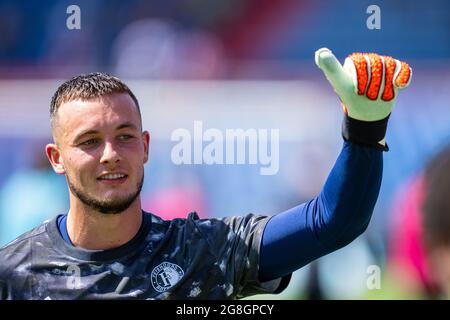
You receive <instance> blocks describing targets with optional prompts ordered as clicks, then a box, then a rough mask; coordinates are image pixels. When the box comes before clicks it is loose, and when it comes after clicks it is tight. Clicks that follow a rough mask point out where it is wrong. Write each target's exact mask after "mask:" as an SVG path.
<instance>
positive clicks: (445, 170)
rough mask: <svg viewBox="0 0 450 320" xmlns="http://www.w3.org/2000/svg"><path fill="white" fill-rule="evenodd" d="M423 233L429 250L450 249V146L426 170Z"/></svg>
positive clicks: (435, 157) (433, 159) (434, 158)
mask: <svg viewBox="0 0 450 320" xmlns="http://www.w3.org/2000/svg"><path fill="white" fill-rule="evenodd" d="M422 209H423V221H422V222H423V223H422V225H423V233H424V240H425V243H426V245H427V247H428V248H430V249H433V248H438V247H450V144H448V145H447V146H446V147H445V148H443V149H442V150H441V151H440V152H439V153H438V154H437V155H435V156H434V157H433V158H432V159H431V161H430V162H429V163H428V165H427V167H426V170H425V198H424V202H423V208H422Z"/></svg>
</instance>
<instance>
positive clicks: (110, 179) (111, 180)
mask: <svg viewBox="0 0 450 320" xmlns="http://www.w3.org/2000/svg"><path fill="white" fill-rule="evenodd" d="M127 177H128V175H126V174H124V173H108V174H104V175H101V176H100V177H98V178H97V180H99V181H101V182H103V183H107V184H121V183H123V182H124V181H125V180H126V179H127Z"/></svg>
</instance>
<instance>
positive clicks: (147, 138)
mask: <svg viewBox="0 0 450 320" xmlns="http://www.w3.org/2000/svg"><path fill="white" fill-rule="evenodd" d="M142 139H143V140H144V163H147V161H148V154H149V150H150V133H149V132H148V131H144V132H143V133H142Z"/></svg>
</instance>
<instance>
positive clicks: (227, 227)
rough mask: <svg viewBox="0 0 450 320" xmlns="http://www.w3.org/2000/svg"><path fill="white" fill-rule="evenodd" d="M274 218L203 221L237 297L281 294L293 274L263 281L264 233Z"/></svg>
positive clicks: (254, 216)
mask: <svg viewBox="0 0 450 320" xmlns="http://www.w3.org/2000/svg"><path fill="white" fill-rule="evenodd" d="M269 220H270V217H267V216H260V215H254V214H248V215H245V216H232V217H225V218H218V219H207V220H204V221H203V222H200V223H199V226H200V229H201V231H202V232H203V233H204V234H205V236H206V238H207V241H208V242H209V245H210V247H211V248H212V251H213V252H214V254H215V255H216V259H217V261H218V264H219V267H220V269H221V270H222V272H223V273H224V275H225V277H226V279H227V280H228V281H229V284H230V285H231V286H232V288H233V294H232V295H233V298H238V299H239V298H244V297H246V296H250V295H255V294H262V293H280V292H281V291H283V290H284V289H285V288H286V287H287V285H288V284H289V280H290V277H291V275H290V274H289V275H286V276H284V277H279V278H276V279H273V280H271V281H265V282H262V281H259V278H258V274H259V262H260V250H261V244H262V234H263V231H264V228H265V226H266V224H267V222H268V221H269ZM200 221H201V220H200Z"/></svg>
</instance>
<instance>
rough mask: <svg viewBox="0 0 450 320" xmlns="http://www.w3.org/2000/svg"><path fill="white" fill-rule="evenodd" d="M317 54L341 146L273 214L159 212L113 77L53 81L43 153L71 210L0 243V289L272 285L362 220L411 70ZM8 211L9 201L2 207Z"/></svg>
mask: <svg viewBox="0 0 450 320" xmlns="http://www.w3.org/2000/svg"><path fill="white" fill-rule="evenodd" d="M315 58H316V64H317V65H318V66H319V68H321V69H322V71H323V72H324V73H325V76H326V77H327V79H328V80H329V82H330V83H331V85H332V87H333V88H334V90H335V91H336V93H337V95H338V96H339V98H340V100H341V103H342V107H343V110H344V121H343V125H342V135H343V138H344V145H343V149H342V151H341V153H340V155H339V157H338V159H337V161H336V163H335V165H334V167H333V169H332V171H331V173H330V175H329V177H328V179H327V181H326V183H325V186H324V187H323V190H322V191H321V193H320V194H319V195H318V196H317V197H316V198H314V199H312V200H311V201H309V202H307V203H304V204H301V205H299V206H297V207H295V208H292V209H290V210H288V211H286V212H282V213H279V214H276V215H274V216H271V217H269V216H259V215H253V214H248V215H244V216H232V217H226V218H216V219H198V216H197V215H196V213H195V212H194V213H191V214H189V215H188V217H187V218H186V219H173V220H168V221H166V220H163V219H161V218H160V217H158V216H156V215H154V214H151V213H147V212H144V211H143V210H142V207H141V201H140V191H141V188H142V185H143V177H144V164H145V163H146V162H147V160H148V154H149V142H150V135H149V133H148V132H147V131H142V121H141V114H140V108H139V103H138V101H137V99H136V97H135V96H134V94H133V93H132V92H131V90H130V89H129V88H128V87H127V86H126V85H125V84H124V83H123V82H122V81H120V80H119V79H117V78H115V77H112V76H109V75H105V74H101V73H92V74H88V75H80V76H77V77H75V78H73V79H70V80H68V81H66V82H65V83H64V84H62V85H61V86H60V87H59V88H58V90H57V91H56V93H55V94H54V96H53V99H52V102H51V107H50V114H51V122H52V134H53V138H54V143H51V144H48V145H47V147H46V153H47V156H48V158H49V160H50V162H51V164H52V166H53V169H54V171H55V172H56V173H58V174H64V175H65V176H66V180H67V184H68V188H69V195H70V210H69V212H68V213H66V214H61V215H59V216H57V217H55V218H54V219H52V220H50V221H47V222H44V223H43V224H42V225H40V226H38V227H37V228H35V229H33V230H31V231H29V232H27V233H25V234H24V235H22V236H20V237H19V238H17V239H16V240H14V241H13V242H12V243H10V244H8V245H6V246H5V247H3V248H2V249H0V299H47V300H49V299H185V298H191V299H192V298H197V299H235V298H241V297H245V296H249V295H253V294H258V293H277V292H280V291H281V290H283V289H284V288H285V287H286V286H287V284H288V282H289V279H290V275H291V273H292V272H293V271H295V270H297V269H298V268H301V267H302V266H304V265H306V264H308V263H309V262H311V261H313V260H314V259H317V258H318V257H320V256H323V255H325V254H327V253H330V252H332V251H334V250H337V249H339V248H341V247H343V246H345V245H347V244H348V243H350V242H351V241H352V240H354V239H355V238H356V237H358V236H359V235H360V234H361V233H362V232H364V230H365V229H366V228H367V226H368V223H369V220H370V217H371V215H372V212H373V208H374V206H375V203H376V199H377V197H378V193H379V189H380V185H381V177H382V152H383V151H387V150H388V145H387V143H386V139H385V135H386V128H387V122H388V118H389V116H390V113H391V111H392V109H393V107H394V104H395V100H396V98H397V93H398V89H400V88H404V87H406V86H407V85H408V84H409V82H410V79H411V76H412V72H411V69H410V68H409V66H408V65H407V64H406V63H403V62H400V61H398V60H395V59H393V58H390V57H386V56H379V55H377V54H360V53H358V54H352V55H350V56H349V58H347V59H346V61H345V64H344V66H343V67H342V66H341V65H340V63H339V62H338V61H337V59H336V58H335V57H334V55H333V54H332V53H331V51H329V50H328V49H320V50H318V51H317V52H316V57H315ZM10 214H13V213H10Z"/></svg>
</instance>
